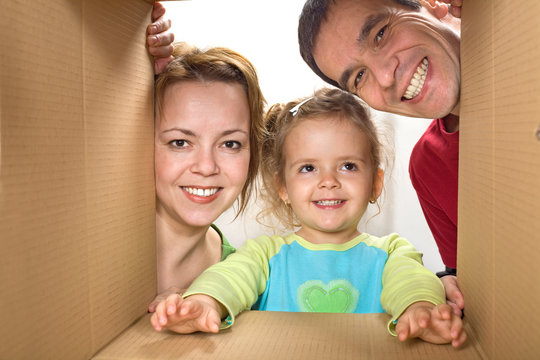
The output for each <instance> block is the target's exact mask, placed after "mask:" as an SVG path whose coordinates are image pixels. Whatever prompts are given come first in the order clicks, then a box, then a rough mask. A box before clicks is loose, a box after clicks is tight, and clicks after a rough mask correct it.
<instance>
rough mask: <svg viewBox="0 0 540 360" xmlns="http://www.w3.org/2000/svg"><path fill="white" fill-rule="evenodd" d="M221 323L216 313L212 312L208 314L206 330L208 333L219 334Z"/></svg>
mask: <svg viewBox="0 0 540 360" xmlns="http://www.w3.org/2000/svg"><path fill="white" fill-rule="evenodd" d="M220 323H221V319H219V316H218V315H217V314H216V313H215V312H211V313H210V314H208V317H207V318H206V329H207V331H208V332H212V333H217V332H219V325H220Z"/></svg>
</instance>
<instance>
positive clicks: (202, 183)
mask: <svg viewBox="0 0 540 360" xmlns="http://www.w3.org/2000/svg"><path fill="white" fill-rule="evenodd" d="M249 132H250V113H249V105H248V101H247V96H246V94H245V91H244V89H243V88H242V86H241V85H239V84H229V83H224V82H208V83H201V82H198V81H185V82H180V83H177V84H173V85H171V86H169V87H168V88H167V90H166V91H165V94H164V98H163V103H162V111H161V113H159V114H158V116H157V118H156V125H155V176H156V193H157V198H158V204H157V212H158V215H160V216H165V217H168V218H170V219H171V220H172V221H174V222H176V223H177V224H178V225H187V226H190V227H197V226H208V225H210V224H211V223H212V222H213V221H215V220H216V219H217V218H218V216H220V215H221V214H222V213H223V212H224V211H225V210H226V209H228V208H229V207H230V206H232V204H233V203H234V201H235V200H236V199H237V197H238V195H239V194H240V192H241V191H242V188H243V187H244V184H245V182H246V179H247V173H248V167H249V160H250V148H249V147H250V143H249Z"/></svg>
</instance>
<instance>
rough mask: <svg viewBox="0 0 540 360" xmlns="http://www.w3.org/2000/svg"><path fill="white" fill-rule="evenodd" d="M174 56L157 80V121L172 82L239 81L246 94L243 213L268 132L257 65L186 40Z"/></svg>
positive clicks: (239, 56)
mask: <svg viewBox="0 0 540 360" xmlns="http://www.w3.org/2000/svg"><path fill="white" fill-rule="evenodd" d="M173 57H174V59H173V60H172V61H171V62H170V63H169V64H168V65H167V67H166V68H165V70H164V71H163V72H162V73H161V74H159V76H158V78H157V79H156V83H155V103H156V121H159V120H158V119H159V114H160V113H161V112H162V110H163V109H162V106H163V98H164V95H165V91H166V90H167V89H168V88H169V87H170V86H171V85H173V84H176V83H179V82H183V81H199V82H201V83H202V82H216V81H218V82H224V83H228V84H231V83H232V84H240V85H241V86H242V87H243V88H244V90H245V92H246V96H247V100H248V104H249V112H250V118H251V124H250V133H249V142H250V144H249V148H250V160H249V168H248V174H247V180H246V183H245V184H244V187H243V188H242V191H241V193H240V199H239V203H240V207H239V209H238V212H237V216H238V215H239V214H241V213H242V212H243V211H244V210H245V208H246V205H247V203H248V201H249V198H250V197H251V195H252V192H253V191H254V190H255V187H254V183H255V179H256V177H257V172H258V169H259V162H260V143H261V141H262V138H263V134H264V132H265V128H264V124H263V111H264V106H265V100H264V97H263V95H262V92H261V89H260V87H259V80H258V77H257V72H256V70H255V67H254V66H253V65H252V64H251V62H250V61H249V60H248V59H246V58H245V57H244V56H242V55H240V54H238V53H237V52H235V51H233V50H231V49H227V48H224V47H213V48H209V49H205V50H201V49H199V48H197V47H196V46H194V45H190V44H187V43H183V42H178V43H175V44H174V53H173Z"/></svg>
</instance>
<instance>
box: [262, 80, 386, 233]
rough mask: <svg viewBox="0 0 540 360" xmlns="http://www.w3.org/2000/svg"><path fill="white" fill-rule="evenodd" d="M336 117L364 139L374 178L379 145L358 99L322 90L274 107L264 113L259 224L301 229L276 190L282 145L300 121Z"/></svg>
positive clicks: (280, 178) (378, 165)
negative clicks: (355, 130)
mask: <svg viewBox="0 0 540 360" xmlns="http://www.w3.org/2000/svg"><path fill="white" fill-rule="evenodd" d="M336 115H337V116H338V117H339V118H340V119H344V120H347V121H351V122H352V123H353V124H355V125H356V126H358V127H359V128H360V130H361V131H362V132H363V133H364V134H365V135H366V138H367V139H368V141H369V150H370V154H371V165H372V169H373V174H374V176H375V175H376V174H377V171H379V169H380V168H381V165H382V164H381V163H382V157H383V152H382V145H381V142H380V141H379V138H378V134H377V129H376V127H375V125H374V124H373V122H372V121H371V118H370V115H369V113H368V110H367V107H366V106H365V105H364V103H363V102H362V101H361V100H360V99H359V98H358V97H356V96H355V95H352V94H350V93H348V92H345V91H342V90H339V89H328V88H323V89H320V90H317V91H316V92H315V93H314V95H313V96H312V97H309V98H303V99H299V100H296V101H292V102H289V103H287V104H275V105H273V106H272V107H270V109H269V110H268V111H267V113H266V117H265V126H266V137H265V138H264V140H263V142H262V146H261V149H262V152H263V154H264V155H263V157H262V164H261V180H262V189H261V199H262V200H263V202H264V204H265V205H264V206H263V207H262V210H261V211H260V212H259V214H258V215H257V220H258V221H259V223H261V224H263V225H266V226H268V227H272V225H270V219H271V218H275V219H277V220H278V221H279V222H280V223H281V224H282V225H283V226H285V228H287V229H291V228H294V227H297V226H300V224H299V223H298V221H297V219H296V217H295V215H294V213H293V211H292V209H291V207H290V206H288V205H287V204H284V203H283V201H282V200H281V198H280V196H279V188H280V187H281V186H282V185H283V184H284V183H285V179H284V166H285V155H284V152H283V149H284V143H285V140H286V138H287V135H288V134H289V132H290V131H291V129H292V128H293V127H295V126H296V125H298V124H299V123H300V122H301V121H303V120H306V119H310V118H311V119H312V118H314V117H321V116H336ZM323 121H324V120H323ZM336 141H339V139H336Z"/></svg>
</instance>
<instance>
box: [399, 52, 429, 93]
mask: <svg viewBox="0 0 540 360" xmlns="http://www.w3.org/2000/svg"><path fill="white" fill-rule="evenodd" d="M427 72H428V61H427V58H424V60H422V63H421V64H420V66H418V67H417V68H416V72H415V73H414V75H413V77H412V79H411V83H410V84H409V86H408V87H407V91H405V94H404V95H403V97H404V98H405V99H407V100H411V99H412V98H413V97H415V96H416V95H418V94H420V91H421V90H422V87H423V86H424V81H425V80H426V75H427Z"/></svg>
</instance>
